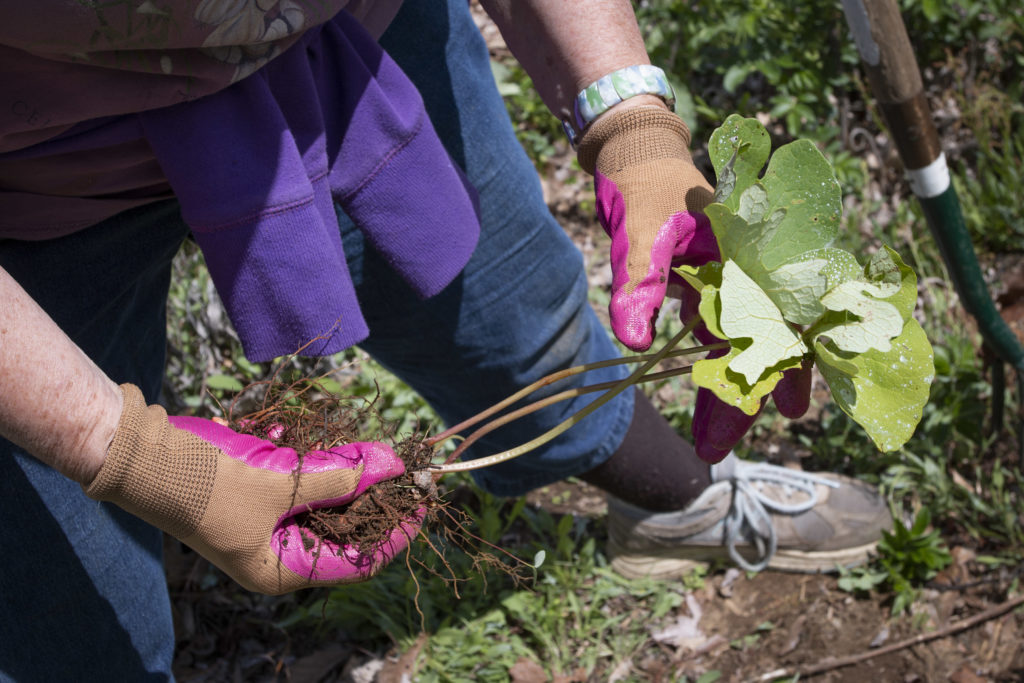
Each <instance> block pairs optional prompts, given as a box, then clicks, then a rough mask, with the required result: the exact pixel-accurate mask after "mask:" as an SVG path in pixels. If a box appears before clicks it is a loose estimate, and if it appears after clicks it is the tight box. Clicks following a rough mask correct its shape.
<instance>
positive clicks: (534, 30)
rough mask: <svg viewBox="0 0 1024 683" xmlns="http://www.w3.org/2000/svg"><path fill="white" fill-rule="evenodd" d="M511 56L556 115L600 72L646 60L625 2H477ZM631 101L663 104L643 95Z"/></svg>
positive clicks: (633, 21) (615, 0) (514, 0)
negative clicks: (506, 45)
mask: <svg viewBox="0 0 1024 683" xmlns="http://www.w3.org/2000/svg"><path fill="white" fill-rule="evenodd" d="M481 4H482V5H483V7H484V9H485V10H486V11H487V13H488V14H489V15H490V17H491V18H492V19H493V20H494V23H496V24H497V25H498V28H499V30H500V31H501V35H502V37H503V38H504V39H505V42H506V43H507V44H508V46H509V49H510V50H512V54H513V55H514V56H515V58H516V59H517V60H518V61H519V63H520V64H522V65H523V68H524V69H525V70H526V72H527V73H528V74H529V75H530V78H531V79H532V80H533V83H534V87H536V88H537V92H538V93H539V94H540V96H541V98H542V99H543V100H544V103H545V104H546V105H547V106H548V108H549V109H550V110H551V111H552V112H553V113H554V114H555V115H557V116H562V115H564V114H566V113H568V112H571V111H572V101H573V98H574V97H575V96H576V94H577V93H578V92H579V91H580V90H582V89H583V88H585V87H587V86H588V85H590V84H591V83H593V82H594V81H596V80H597V79H599V78H601V77H602V76H606V75H607V74H610V73H611V72H613V71H617V70H618V69H622V68H624V67H627V66H633V65H636V64H650V58H649V57H648V56H647V49H646V48H645V47H644V41H643V38H642V37H641V35H640V29H639V28H638V26H637V23H636V15H635V14H634V12H633V6H632V4H631V3H630V2H629V0H481ZM628 102H629V104H630V105H641V104H654V105H658V106H664V103H663V102H662V100H661V99H659V98H657V97H654V96H648V95H643V96H639V97H635V98H631V99H630V100H628Z"/></svg>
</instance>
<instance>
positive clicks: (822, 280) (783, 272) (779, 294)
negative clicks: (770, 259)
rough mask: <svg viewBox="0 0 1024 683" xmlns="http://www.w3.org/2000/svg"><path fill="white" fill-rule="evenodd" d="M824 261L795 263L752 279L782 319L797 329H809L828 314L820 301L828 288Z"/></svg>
mask: <svg viewBox="0 0 1024 683" xmlns="http://www.w3.org/2000/svg"><path fill="white" fill-rule="evenodd" d="M824 268H825V261H823V260H820V259H815V260H808V261H795V262H793V263H787V264H785V265H782V266H780V267H778V268H776V269H775V270H771V271H767V272H765V273H763V274H762V275H760V276H759V277H755V278H753V279H754V280H755V281H756V282H757V284H758V285H760V286H761V289H763V290H764V292H765V294H767V295H768V298H770V299H771V300H772V302H773V303H774V304H775V305H776V306H778V308H779V311H781V313H782V316H783V317H784V318H785V319H786V320H788V321H789V322H791V323H796V324H797V325H810V324H811V323H813V322H814V321H815V320H817V319H818V318H820V317H821V315H822V314H823V313H824V312H825V306H824V304H822V301H821V297H822V295H823V294H825V291H826V289H827V287H828V279H827V278H826V277H825V275H823V274H822V270H823V269H824Z"/></svg>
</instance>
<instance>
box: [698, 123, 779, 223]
mask: <svg viewBox="0 0 1024 683" xmlns="http://www.w3.org/2000/svg"><path fill="white" fill-rule="evenodd" d="M771 148H772V141H771V138H770V137H769V135H768V131H767V130H765V127H764V126H762V125H761V124H760V123H759V122H758V121H757V119H747V118H743V117H742V116H740V115H739V114H733V115H731V116H729V117H728V118H727V119H726V120H725V122H724V123H722V125H721V126H719V127H718V128H716V129H715V132H714V133H712V135H711V140H709V141H708V155H709V156H710V157H711V163H712V165H713V166H714V167H715V173H716V174H717V176H718V185H717V186H716V188H715V201H716V202H721V203H723V204H725V205H726V206H728V207H729V208H730V209H732V210H733V211H735V210H736V208H737V207H738V205H739V197H740V195H741V194H742V193H743V191H744V190H745V189H747V188H748V187H750V186H751V185H753V184H754V182H756V181H757V176H758V174H759V173H760V172H761V169H762V168H764V164H765V162H766V161H768V155H769V154H770V153H771Z"/></svg>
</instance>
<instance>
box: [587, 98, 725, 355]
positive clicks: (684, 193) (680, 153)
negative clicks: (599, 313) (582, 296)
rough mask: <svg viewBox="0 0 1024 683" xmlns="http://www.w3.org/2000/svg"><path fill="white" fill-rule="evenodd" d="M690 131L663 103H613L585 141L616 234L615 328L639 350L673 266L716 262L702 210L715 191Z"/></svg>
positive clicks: (603, 210) (605, 219) (600, 211)
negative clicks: (696, 159)
mask: <svg viewBox="0 0 1024 683" xmlns="http://www.w3.org/2000/svg"><path fill="white" fill-rule="evenodd" d="M689 147H690V131H689V130H688V129H687V127H686V124H685V123H683V120H682V119H680V118H679V117H678V116H676V115H675V114H673V113H672V112H670V111H668V110H667V109H665V108H663V107H658V106H637V107H629V108H624V109H623V108H621V106H620V107H614V108H612V109H611V110H609V111H608V112H607V113H605V114H603V115H602V116H601V117H600V118H598V119H597V120H596V121H595V122H594V123H593V124H591V125H590V127H588V128H587V130H586V132H585V133H584V134H583V138H582V140H581V141H580V144H579V162H580V166H581V167H582V168H583V169H584V170H585V171H587V172H588V173H592V174H593V176H594V191H595V194H596V198H597V216H598V219H599V220H600V221H601V225H602V226H603V227H604V229H605V232H607V233H608V235H609V236H610V237H611V239H612V244H611V265H612V298H611V303H610V304H609V307H608V312H609V314H610V316H611V324H612V331H613V332H614V333H615V336H616V337H618V339H619V341H621V342H622V343H623V344H625V345H626V346H627V347H629V348H630V349H632V350H634V351H644V350H646V349H648V348H649V347H650V346H651V342H652V341H653V340H654V323H655V321H656V320H657V317H658V311H659V310H660V308H661V304H662V301H663V300H664V298H665V292H666V288H667V287H668V283H669V277H670V275H671V268H672V266H674V265H702V264H704V263H707V262H708V261H712V260H717V259H718V258H719V254H718V244H717V243H716V241H715V236H714V233H712V231H711V225H710V223H709V222H708V219H707V217H706V216H705V215H704V214H703V213H702V211H703V209H704V207H705V206H706V205H707V204H708V203H709V202H710V201H711V197H712V189H711V186H710V185H709V184H708V181H707V180H706V179H705V178H704V176H703V175H702V174H701V172H700V171H698V170H697V168H696V166H694V165H693V160H692V158H691V157H690V149H689Z"/></svg>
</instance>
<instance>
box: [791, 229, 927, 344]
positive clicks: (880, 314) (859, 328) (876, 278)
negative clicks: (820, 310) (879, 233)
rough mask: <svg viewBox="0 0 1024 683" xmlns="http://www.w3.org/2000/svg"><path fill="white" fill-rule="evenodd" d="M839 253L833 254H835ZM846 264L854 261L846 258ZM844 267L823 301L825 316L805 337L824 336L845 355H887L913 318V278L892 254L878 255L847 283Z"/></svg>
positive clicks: (886, 251) (881, 252)
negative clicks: (904, 325) (886, 352)
mask: <svg viewBox="0 0 1024 683" xmlns="http://www.w3.org/2000/svg"><path fill="white" fill-rule="evenodd" d="M833 251H837V250H833ZM849 258H850V260H854V259H853V257H852V255H849ZM849 274H850V266H849V262H848V261H847V263H846V265H844V266H843V272H842V274H841V277H840V281H839V283H838V284H836V285H835V286H832V287H831V288H830V289H829V291H828V293H827V294H826V295H825V296H823V297H822V299H821V301H822V303H823V304H824V305H825V307H826V308H828V309H829V311H832V313H829V314H828V315H826V316H825V317H824V318H822V319H821V320H820V321H819V322H818V323H817V324H816V325H815V327H814V328H813V329H812V330H810V331H809V333H808V337H809V338H813V339H817V338H818V337H819V336H822V335H824V336H827V337H828V338H830V339H831V340H832V341H834V342H835V344H836V346H837V347H838V348H840V349H842V350H843V351H853V352H857V353H860V352H864V351H867V350H868V349H872V348H873V349H877V350H879V351H887V350H888V349H889V346H890V342H889V340H890V339H892V338H893V337H895V336H897V335H898V334H899V333H900V331H901V330H902V329H903V324H904V323H905V322H906V321H907V320H908V319H909V318H910V317H911V315H912V314H913V312H914V305H915V303H916V301H917V276H915V275H914V271H913V269H911V268H910V267H909V266H907V265H906V264H904V263H903V260H902V259H901V258H900V256H899V254H897V253H896V252H895V251H893V250H892V249H890V248H888V247H885V248H884V249H881V250H879V251H878V252H877V253H876V254H875V255H874V256H873V257H872V258H871V260H870V261H869V262H868V264H867V265H866V266H865V267H864V269H863V271H862V273H861V274H860V276H859V277H857V278H847V276H848V275H849Z"/></svg>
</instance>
